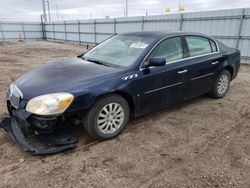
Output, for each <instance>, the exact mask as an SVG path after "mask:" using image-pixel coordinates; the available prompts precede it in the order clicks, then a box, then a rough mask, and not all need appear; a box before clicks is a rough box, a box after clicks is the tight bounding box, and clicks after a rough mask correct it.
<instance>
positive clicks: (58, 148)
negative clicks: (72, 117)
mask: <svg viewBox="0 0 250 188" xmlns="http://www.w3.org/2000/svg"><path fill="white" fill-rule="evenodd" d="M27 116H28V115H27V114H26V111H24V110H17V111H13V113H12V115H11V116H9V115H8V114H7V115H5V116H4V117H3V118H1V119H0V127H1V128H3V129H4V130H5V131H6V132H8V133H9V134H10V135H11V137H12V139H13V140H14V141H15V142H16V143H17V144H18V145H19V146H20V147H21V148H22V149H23V150H24V151H29V152H31V153H32V154H34V155H45V154H54V153H59V152H62V151H65V150H68V149H72V148H75V147H76V143H77V139H76V138H75V137H72V136H71V135H70V133H69V132H68V131H67V130H61V131H57V132H53V133H46V134H45V133H43V134H38V133H37V132H36V131H34V130H32V128H30V130H28V132H27V131H26V130H25V129H24V128H23V127H24V126H25V127H26V128H27V127H28V129H29V127H32V126H31V125H30V124H29V123H28V122H27V121H26V119H27ZM24 124H25V125H24ZM30 135H33V136H34V137H36V138H37V140H38V142H39V144H42V145H44V146H43V147H40V146H39V147H35V146H34V145H33V144H32V143H31V142H30V141H28V138H27V137H28V136H30Z"/></svg>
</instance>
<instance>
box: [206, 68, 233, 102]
mask: <svg viewBox="0 0 250 188" xmlns="http://www.w3.org/2000/svg"><path fill="white" fill-rule="evenodd" d="M230 82H231V74H230V72H229V71H228V70H224V71H223V72H222V73H220V74H219V76H218V77H217V79H216V81H215V83H214V86H213V89H212V91H211V93H210V94H211V95H212V97H214V98H216V99H219V98H222V97H224V96H225V95H226V93H227V91H228V89H229V87H230Z"/></svg>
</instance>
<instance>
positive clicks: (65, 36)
mask: <svg viewBox="0 0 250 188" xmlns="http://www.w3.org/2000/svg"><path fill="white" fill-rule="evenodd" d="M63 25H64V32H65V35H64V38H65V42H67V41H68V39H67V28H66V21H64V22H63Z"/></svg>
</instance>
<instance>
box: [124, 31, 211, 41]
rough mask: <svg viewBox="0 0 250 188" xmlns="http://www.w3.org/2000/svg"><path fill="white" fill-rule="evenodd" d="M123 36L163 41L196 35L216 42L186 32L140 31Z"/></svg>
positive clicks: (194, 33)
mask: <svg viewBox="0 0 250 188" xmlns="http://www.w3.org/2000/svg"><path fill="white" fill-rule="evenodd" d="M120 35H122V36H137V37H148V38H154V39H161V38H166V37H168V36H169V37H171V36H176V35H177V36H179V35H195V36H202V37H206V38H210V39H213V40H215V39H214V38H213V37H210V36H207V35H204V34H201V33H196V32H184V31H140V32H128V33H122V34H120Z"/></svg>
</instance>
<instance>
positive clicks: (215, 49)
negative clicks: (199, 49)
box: [210, 40, 217, 52]
mask: <svg viewBox="0 0 250 188" xmlns="http://www.w3.org/2000/svg"><path fill="white" fill-rule="evenodd" d="M210 44H211V48H212V51H213V52H217V46H216V44H215V42H214V41H212V40H210Z"/></svg>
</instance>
